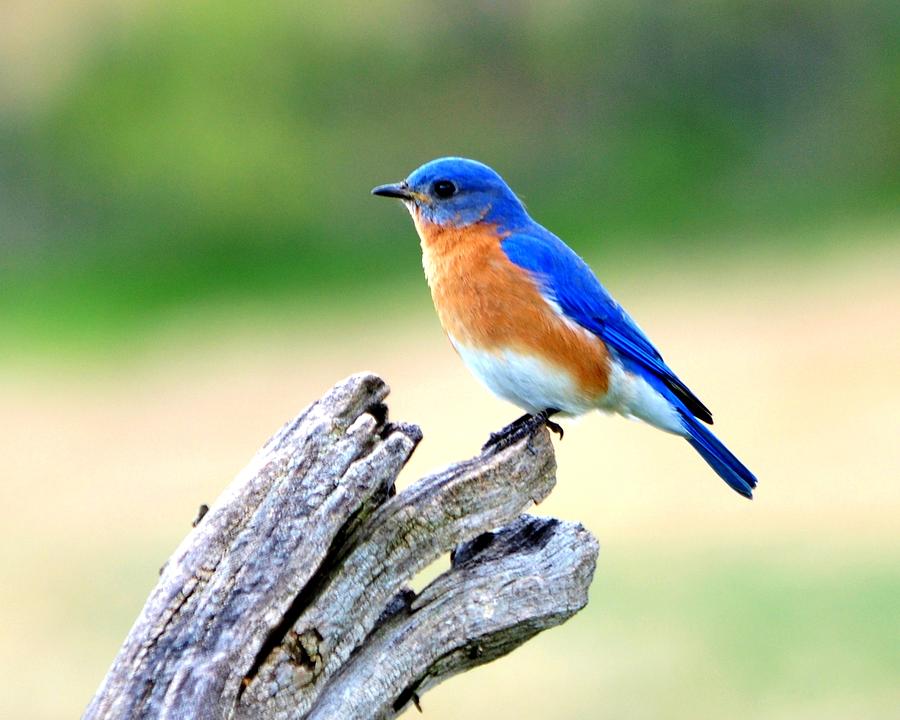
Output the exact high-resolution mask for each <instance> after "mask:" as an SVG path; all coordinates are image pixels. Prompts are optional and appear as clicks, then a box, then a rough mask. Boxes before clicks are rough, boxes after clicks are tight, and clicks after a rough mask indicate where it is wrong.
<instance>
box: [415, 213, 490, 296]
mask: <svg viewBox="0 0 900 720" xmlns="http://www.w3.org/2000/svg"><path fill="white" fill-rule="evenodd" d="M413 221H414V222H415V225H416V231H417V232H418V233H419V240H420V241H421V245H422V267H423V268H424V270H425V277H426V278H427V279H428V285H429V286H430V287H431V289H432V292H434V291H435V290H436V289H437V288H438V287H439V286H441V285H446V284H447V283H453V282H454V281H457V280H462V279H464V278H465V277H466V276H468V275H470V274H471V271H472V269H473V268H478V267H483V266H484V264H485V263H487V262H489V261H490V257H491V256H492V255H496V254H497V253H498V252H501V251H500V240H501V236H500V235H498V233H497V229H496V227H495V226H494V225H492V224H487V223H473V224H472V225H467V226H465V227H455V226H452V225H438V224H436V223H432V222H429V221H428V220H425V219H424V218H422V217H421V215H419V214H418V213H415V212H414V213H413Z"/></svg>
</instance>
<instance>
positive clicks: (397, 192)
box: [372, 182, 413, 200]
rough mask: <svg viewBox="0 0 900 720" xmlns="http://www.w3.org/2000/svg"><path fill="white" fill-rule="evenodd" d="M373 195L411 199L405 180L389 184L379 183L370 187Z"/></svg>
mask: <svg viewBox="0 0 900 720" xmlns="http://www.w3.org/2000/svg"><path fill="white" fill-rule="evenodd" d="M372 194H373V195H380V196H381V197H389V198H399V199H400V200H412V199H413V196H412V194H411V193H410V191H409V187H408V186H407V185H406V182H398V183H391V184H390V185H379V186H378V187H377V188H372Z"/></svg>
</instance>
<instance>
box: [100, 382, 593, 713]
mask: <svg viewBox="0 0 900 720" xmlns="http://www.w3.org/2000/svg"><path fill="white" fill-rule="evenodd" d="M387 393H388V388H387V386H386V385H385V383H384V382H383V381H382V380H381V379H380V378H378V377H376V376H374V375H371V374H360V375H354V376H352V377H350V378H348V379H347V380H345V381H343V382H341V383H339V384H338V385H336V386H335V387H334V388H333V389H332V390H331V391H330V392H329V393H327V394H326V395H325V396H324V397H322V398H321V399H320V400H318V401H317V402H315V403H313V404H312V405H311V406H310V407H308V408H307V409H305V410H304V411H303V412H301V413H300V415H299V416H298V417H297V418H296V419H295V420H293V421H292V422H290V423H288V424H287V425H285V426H284V427H283V428H282V429H281V430H280V431H279V432H278V433H277V434H276V435H275V436H274V437H273V438H272V439H271V440H269V442H268V443H267V444H266V445H265V446H264V447H263V448H262V450H260V452H259V453H258V454H257V456H256V457H255V458H254V459H253V460H252V461H251V463H250V465H249V466H248V467H247V468H246V469H245V470H244V471H243V472H241V473H240V474H239V475H238V477H237V478H236V479H235V480H234V481H233V482H232V484H231V485H230V486H229V487H228V488H227V489H226V491H225V492H224V493H223V495H222V496H221V497H220V498H219V500H218V501H217V502H216V503H215V504H214V505H213V506H212V507H211V508H210V510H209V511H208V512H207V513H206V515H205V516H204V517H203V518H202V519H201V520H200V521H199V522H198V523H197V525H196V527H195V528H194V529H193V530H192V531H191V532H190V533H189V534H188V536H187V537H186V538H185V540H184V541H183V542H182V543H181V545H180V546H179V547H178V549H177V550H176V552H175V553H174V555H173V556H172V557H171V558H170V560H169V561H168V562H167V563H166V565H165V567H164V568H163V570H162V571H161V576H160V579H159V582H158V584H157V586H156V588H154V590H153V592H152V593H151V595H150V597H149V599H148V600H147V603H146V605H145V607H144V609H143V611H142V612H141V615H140V616H139V617H138V619H137V621H136V622H135V624H134V627H133V628H132V629H131V631H130V633H129V634H128V637H127V638H126V640H125V643H124V645H123V646H122V648H121V650H120V652H119V654H118V656H117V657H116V659H115V661H114V662H113V665H112V667H111V668H110V670H109V672H108V674H107V676H106V678H105V679H104V681H103V684H102V685H101V687H100V689H99V690H98V692H97V694H96V696H95V697H94V698H93V700H92V701H91V703H90V705H89V706H88V708H87V710H86V712H85V715H84V717H85V718H90V719H91V720H93V719H95V718H210V719H213V718H215V719H220V718H285V719H286V718H298V719H299V718H319V719H322V718H350V719H353V718H360V719H362V718H389V717H394V716H395V715H396V714H397V713H398V712H400V711H402V709H403V707H404V706H405V705H406V704H407V703H409V702H410V701H412V700H413V699H414V698H416V697H417V696H418V695H419V694H421V693H422V692H424V691H425V690H426V689H427V688H429V687H431V686H433V685H434V684H436V683H437V682H440V681H441V680H443V679H445V678H446V677H449V676H450V675H452V674H454V673H457V672H460V671H462V670H466V669H468V668H470V667H473V666H475V665H478V664H481V663H484V662H488V661H490V660H492V659H494V658H496V657H499V656H500V655H503V654H505V653H506V652H509V651H510V650H512V649H513V648H514V647H516V646H518V645H519V644H521V643H522V642H524V641H525V640H527V639H528V638H529V637H531V636H533V635H534V634H535V633H537V632H539V631H541V630H543V629H545V628H548V627H551V626H553V625H556V624H559V623H560V622H563V621H564V620H565V619H567V618H568V617H570V616H571V615H572V614H574V613H575V612H577V611H578V610H579V609H580V608H581V607H583V606H584V604H585V603H586V602H587V588H588V586H589V584H590V581H591V577H592V575H593V570H594V565H595V562H596V556H597V551H598V548H597V543H596V541H595V540H594V539H593V537H592V536H591V535H590V534H589V533H588V532H587V531H586V530H584V528H582V527H581V526H580V525H576V524H571V523H562V522H560V521H557V520H553V519H546V518H536V517H529V516H527V515H521V512H522V510H523V509H524V508H525V507H526V506H527V505H529V504H531V503H532V502H539V501H540V500H541V499H543V498H544V497H546V495H547V494H548V493H549V492H550V490H551V489H552V487H553V484H554V472H555V460H554V456H553V449H552V445H551V443H550V440H549V436H548V434H547V432H546V431H545V430H541V431H540V432H538V433H536V434H535V435H533V436H531V437H530V438H526V439H525V440H523V441H521V442H520V443H518V444H516V445H513V446H511V447H509V448H507V449H505V450H503V451H501V452H499V453H494V454H487V455H481V456H478V457H476V458H473V459H471V460H468V461H465V462H461V463H458V464H456V465H453V466H451V467H448V468H446V469H444V470H442V471H439V472H437V473H434V474H433V475H429V476H428V477H425V478H423V479H421V480H419V481H417V482H415V483H413V484H412V485H411V486H410V487H408V488H407V489H406V490H404V491H403V492H401V493H399V494H395V492H394V481H395V479H396V477H397V474H398V473H399V472H400V470H401V469H402V467H403V465H404V464H405V463H406V461H407V460H408V458H409V456H410V455H411V454H412V452H413V450H414V449H415V447H416V444H417V443H418V442H419V440H420V439H421V433H420V431H419V429H418V428H417V427H415V426H413V425H406V424H394V423H391V422H388V421H387V411H386V407H385V406H384V404H383V400H384V398H385V397H386V395H387ZM451 550H452V551H454V554H453V562H452V566H451V568H450V570H448V571H447V572H445V573H444V574H443V575H441V576H440V577H438V578H437V579H436V580H434V581H433V582H432V583H431V584H430V585H428V586H427V587H426V588H425V589H424V590H423V591H422V592H421V593H420V594H418V595H416V594H415V593H413V592H412V591H411V590H410V589H408V588H407V587H406V583H407V582H408V581H409V580H410V579H411V578H412V577H413V576H414V575H415V574H416V573H417V572H418V571H419V570H421V569H422V568H423V567H425V566H426V565H428V564H429V563H430V562H432V561H433V560H435V559H436V558H438V557H439V556H440V555H441V554H443V553H446V552H449V551H451Z"/></svg>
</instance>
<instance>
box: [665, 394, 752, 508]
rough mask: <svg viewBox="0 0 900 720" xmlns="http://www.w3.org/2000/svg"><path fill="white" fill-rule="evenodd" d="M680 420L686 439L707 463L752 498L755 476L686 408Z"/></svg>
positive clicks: (740, 491) (731, 485) (680, 410)
mask: <svg viewBox="0 0 900 720" xmlns="http://www.w3.org/2000/svg"><path fill="white" fill-rule="evenodd" d="M679 412H680V413H681V417H682V422H683V423H684V427H685V430H687V433H688V435H687V441H688V442H689V443H690V444H691V445H692V446H693V448H694V450H696V451H697V452H698V453H700V455H701V456H702V457H703V459H704V460H706V462H707V463H709V466H710V467H711V468H712V469H713V470H715V471H716V472H717V473H718V474H719V477H720V478H722V479H723V480H724V481H725V482H727V483H728V485H729V486H730V487H731V488H732V489H733V490H735V491H736V492H739V493H740V494H741V495H743V496H744V497H746V498H750V499H751V500H752V499H753V488H755V487H756V476H755V475H754V474H753V473H752V472H750V471H749V470H748V469H747V468H746V467H745V466H744V464H743V463H742V462H741V461H740V460H738V459H737V458H736V457H735V456H734V455H732V454H731V451H730V450H729V449H728V448H727V447H725V446H724V445H723V444H722V443H721V442H720V441H719V439H718V438H717V437H716V436H715V435H713V434H712V432H710V430H709V429H708V428H707V427H706V426H705V425H703V424H702V423H701V422H700V421H699V420H697V418H695V417H694V416H693V415H691V413H690V412H689V411H688V410H682V409H681V408H679Z"/></svg>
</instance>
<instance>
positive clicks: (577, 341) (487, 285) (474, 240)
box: [371, 157, 757, 498]
mask: <svg viewBox="0 0 900 720" xmlns="http://www.w3.org/2000/svg"><path fill="white" fill-rule="evenodd" d="M371 192H372V194H373V195H377V196H381V197H387V198H396V199H398V200H400V201H402V203H403V204H404V205H405V206H406V208H407V210H409V213H410V215H411V216H412V220H413V223H414V225H415V228H416V231H417V232H418V235H419V239H420V244H421V248H422V265H423V268H424V270H425V276H426V279H427V281H428V285H429V288H430V290H431V295H432V299H433V301H434V306H435V309H436V310H437V314H438V316H439V318H440V321H441V325H442V326H443V329H444V331H445V332H446V334H447V336H448V338H449V340H450V343H451V344H452V346H453V348H454V349H455V350H456V352H457V353H458V355H459V356H460V358H461V359H462V360H463V362H464V364H465V365H466V366H467V367H468V368H469V370H470V371H471V372H472V373H473V374H474V375H475V376H476V377H477V378H478V379H479V380H481V382H482V383H483V384H484V385H486V386H487V388H488V389H489V390H491V391H492V392H493V393H494V394H495V395H497V396H499V397H500V398H502V399H504V400H507V401H508V402H510V403H512V404H514V405H517V406H518V407H519V408H521V409H523V410H525V415H523V416H522V417H520V418H518V419H517V420H515V421H514V422H513V423H511V424H510V425H508V426H506V427H505V428H504V429H503V430H501V431H500V432H498V433H494V434H492V435H491V437H490V440H489V441H488V443H486V445H485V449H486V450H488V449H491V448H493V449H494V450H495V451H497V450H499V449H500V448H503V447H506V446H508V445H509V444H510V443H511V442H513V441H516V440H518V439H521V438H522V437H523V436H524V435H528V434H530V433H532V432H533V431H534V430H535V429H536V428H538V427H539V426H542V425H546V426H547V427H548V428H550V429H551V430H553V431H555V432H556V433H557V434H558V435H559V436H560V437H562V432H563V431H562V428H561V427H560V426H559V425H558V424H557V423H556V422H555V421H553V420H552V419H551V418H552V417H554V416H557V415H559V416H570V417H571V416H579V415H583V414H585V413H587V412H590V411H593V410H603V411H607V412H612V413H618V414H620V415H623V416H625V417H628V418H637V419H639V420H642V421H643V422H645V423H648V424H649V425H651V426H653V427H656V428H658V429H660V430H663V431H665V432H668V433H671V434H674V435H677V436H680V437H682V438H684V439H686V440H687V442H688V443H689V444H690V445H691V446H692V447H693V448H694V449H695V450H696V451H697V452H698V453H699V454H700V456H701V457H702V458H703V459H704V460H705V461H706V462H707V463H708V464H709V466H710V467H711V468H712V469H713V470H714V471H715V472H716V473H717V474H718V475H719V476H720V477H721V478H722V479H723V480H724V481H725V482H726V483H727V484H728V485H729V486H730V487H731V488H732V489H733V490H735V491H736V492H738V493H739V494H741V495H743V496H744V497H746V498H752V497H753V489H754V488H755V487H756V484H757V481H756V477H755V476H754V475H753V473H752V472H751V471H750V470H749V469H748V468H747V467H746V466H745V465H744V464H743V463H742V462H741V461H740V460H738V459H737V458H736V457H735V456H734V455H733V454H732V453H731V451H729V450H728V449H727V448H726V447H725V445H724V444H723V443H722V442H721V441H720V440H719V439H718V438H717V437H716V436H715V435H714V434H713V433H712V431H711V430H710V429H709V428H708V427H707V425H711V424H712V413H711V412H710V411H709V409H708V408H707V407H706V405H704V404H703V403H702V402H701V401H700V400H699V398H698V397H697V396H696V395H695V394H694V393H693V392H691V390H690V389H688V387H687V385H685V384H684V383H683V382H682V381H681V380H679V378H678V376H677V375H675V373H674V372H673V371H672V369H671V368H670V367H669V366H668V365H667V364H666V362H665V361H664V360H663V358H662V355H661V354H660V353H659V351H658V350H657V349H656V347H655V346H654V345H653V343H651V342H650V340H649V339H648V338H647V336H646V334H645V333H644V332H643V331H642V330H641V328H640V327H638V325H637V323H636V322H635V321H634V320H633V319H632V318H631V316H630V315H629V314H628V313H627V312H626V311H625V310H624V309H623V308H622V306H621V305H619V303H617V302H616V301H615V300H614V299H613V297H612V295H610V293H609V292H607V290H606V288H605V287H604V286H603V285H602V284H601V283H600V281H599V280H598V279H597V276H596V275H595V274H594V272H593V271H592V270H591V268H590V267H589V266H588V264H587V263H586V262H585V261H584V260H583V259H582V258H581V257H580V256H579V255H578V254H577V253H576V252H575V251H574V250H572V249H571V248H570V247H569V246H568V245H566V244H565V243H564V242H563V241H562V240H561V239H560V238H559V237H557V236H556V235H554V234H553V233H552V232H550V231H549V230H547V229H546V228H545V227H543V226H542V225H540V224H538V223H537V222H536V221H535V220H533V219H532V218H531V216H530V215H529V213H528V211H527V210H526V208H525V206H524V204H523V203H522V201H521V200H520V199H519V198H518V196H517V195H516V194H515V193H514V192H513V191H512V189H510V187H509V186H508V185H507V184H506V182H505V181H504V180H503V178H502V177H501V176H500V175H499V174H498V173H497V172H496V171H494V170H493V169H492V168H490V167H488V166H487V165H485V164H483V163H481V162H478V161H476V160H470V159H467V158H461V157H442V158H438V159H436V160H432V161H430V162H427V163H425V164H424V165H422V166H421V167H419V168H417V169H416V170H414V171H413V172H412V173H410V175H409V176H408V177H407V178H406V179H405V180H403V181H401V182H396V183H390V184H387V185H379V186H378V187H375V188H373V189H372V191H371Z"/></svg>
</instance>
